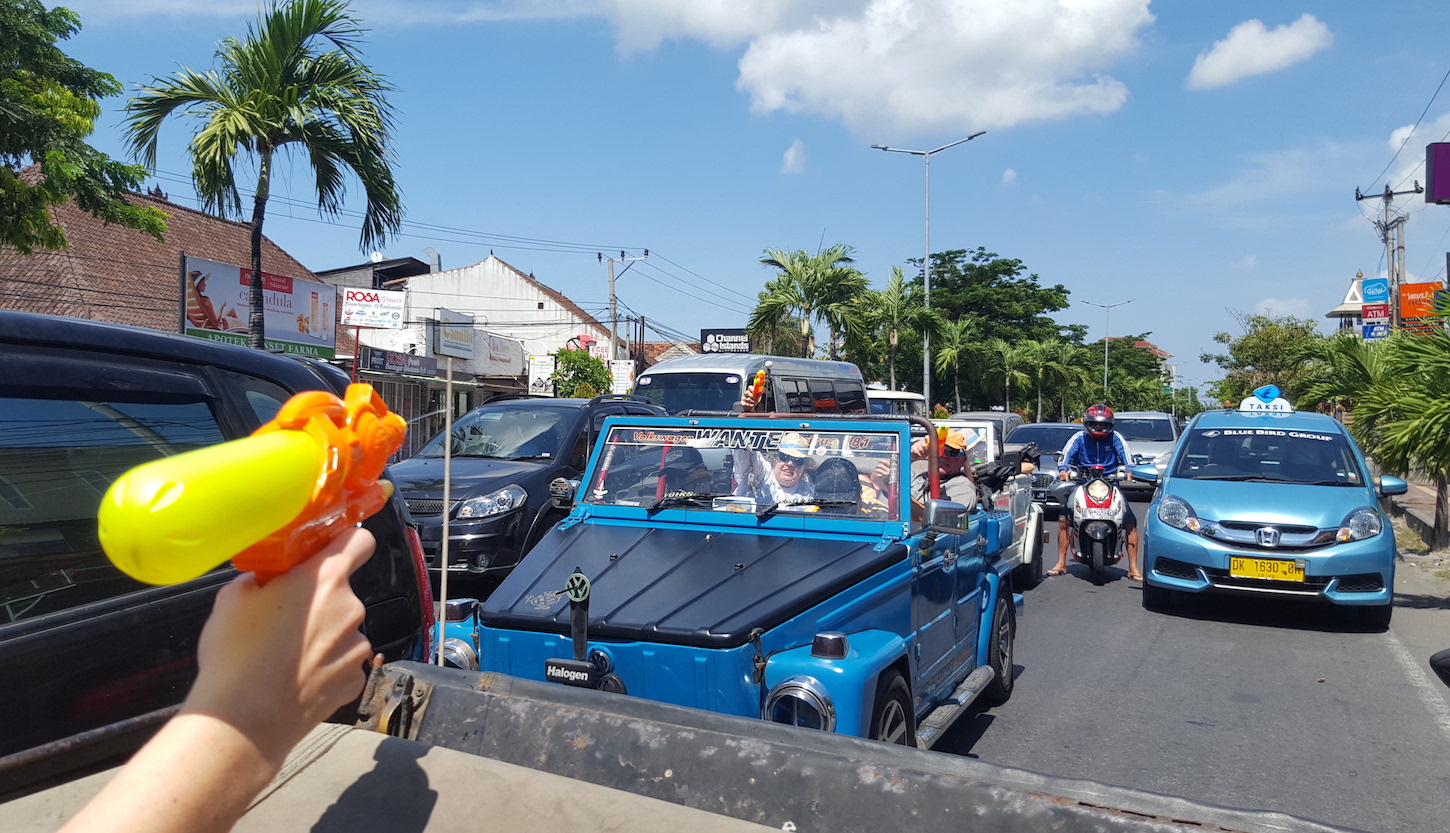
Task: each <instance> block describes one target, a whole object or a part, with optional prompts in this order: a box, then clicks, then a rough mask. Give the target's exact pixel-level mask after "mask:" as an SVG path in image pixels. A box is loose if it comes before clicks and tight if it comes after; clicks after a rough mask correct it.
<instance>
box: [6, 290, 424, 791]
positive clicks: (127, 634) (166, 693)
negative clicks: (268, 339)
mask: <svg viewBox="0 0 1450 833" xmlns="http://www.w3.org/2000/svg"><path fill="white" fill-rule="evenodd" d="M347 381H348V379H347V376H346V374H344V373H343V372H342V371H341V370H339V369H338V368H336V367H332V366H331V365H328V364H325V363H323V362H320V361H315V360H310V359H305V360H299V359H294V358H290V357H286V356H282V355H278V354H275V353H266V352H261V351H257V350H248V349H246V348H241V347H233V346H230V345H225V344H219V343H217V342H212V341H205V340H202V339H197V338H189V337H185V336H179V335H172V334H168V333H161V332H157V331H155V330H144V329H138V328H133V327H122V326H118V325H113V324H101V323H97V322H93V321H84V320H80V319H73V318H59V317H55V316H48V315H32V314H26V313H17V312H6V311H0V679H4V680H9V681H10V685H9V686H8V694H7V698H8V700H9V703H8V707H7V710H8V713H9V715H10V717H11V719H10V720H9V721H7V724H8V725H7V727H6V729H5V731H3V732H0V794H3V793H6V792H9V791H10V790H11V789H14V788H15V787H16V785H17V783H21V782H24V781H28V780H35V778H36V777H38V776H43V775H44V774H45V770H46V769H47V768H49V769H52V770H56V771H59V770H73V769H74V768H75V766H76V765H77V764H78V763H81V762H82V761H83V760H102V759H106V758H109V757H114V756H116V755H118V754H124V753H126V752H129V751H130V750H132V749H134V748H136V747H137V746H139V745H140V743H142V742H143V741H144V740H145V737H146V736H147V735H148V734H149V732H150V731H151V730H154V729H155V728H156V727H157V726H159V725H160V723H161V722H162V721H164V720H165V718H166V717H167V716H169V713H170V711H171V708H170V707H174V706H175V705H176V704H178V703H180V702H181V700H182V699H183V698H184V697H185V695H186V692H187V689H188V688H189V687H190V686H191V682H192V679H193V678H194V677H195V674H196V641H197V636H198V635H199V634H200V632H201V626H202V623H203V622H204V621H205V620H206V617H207V615H208V614H209V613H210V612H211V606H212V597H213V596H214V595H215V593H216V591H217V590H218V588H220V587H221V586H222V585H223V584H225V583H226V582H228V581H230V580H231V579H232V577H233V576H235V575H236V571H235V570H234V569H232V567H231V566H230V565H227V566H224V567H220V568H218V569H216V570H214V571H212V572H210V573H208V574H206V575H204V576H202V577H200V578H198V579H195V580H192V581H189V582H186V583H184V584H178V585H175V586H169V587H153V586H149V585H144V584H141V583H139V582H137V581H135V580H133V579H131V578H128V577H127V576H125V575H124V574H122V573H121V572H120V571H119V570H117V569H116V568H115V567H114V566H113V565H112V564H111V562H110V561H109V560H108V559H107V558H106V556H105V554H104V553H103V552H102V551H101V549H100V545H99V542H98V540H97V537H96V512H97V509H98V507H99V506H100V502H101V495H102V494H103V493H104V492H105V491H106V489H107V488H108V487H109V486H110V484H111V482H112V481H113V480H114V479H115V478H116V477H118V476H119V475H120V474H121V473H123V472H125V471H126V470H128V469H130V468H132V467H133V466H136V465H137V464H140V463H143V462H146V461H148V460H152V459H155V458H158V457H162V456H166V455H170V454H176V453H179V452H182V451H186V450H189V449H193V448H197V447H199V446H205V445H210V444H213V443H219V442H222V441H225V440H230V439H236V438H238V437H244V436H246V435H247V434H249V433H250V432H251V431H253V430H254V429H256V428H257V427H258V426H260V425H261V424H262V423H263V422H265V421H267V420H269V419H271V418H272V416H273V415H274V414H275V413H276V412H277V410H278V409H279V408H280V407H281V406H282V403H283V402H285V401H286V400H287V399H288V398H289V397H290V396H291V395H292V394H293V393H296V392H299V391H304V390H329V391H333V392H336V393H338V394H339V395H341V394H342V392H343V391H344V389H345V387H346V385H347ZM255 485H256V487H257V488H259V489H265V488H266V483H257V484H255ZM364 526H366V527H367V528H368V529H369V530H371V531H372V533H373V535H374V536H376V538H377V542H378V545H377V552H376V554H375V555H374V556H373V557H372V559H371V560H370V561H369V562H368V563H367V564H365V565H363V567H361V568H360V569H359V570H358V571H357V572H356V573H355V574H354V575H353V577H352V585H353V589H354V590H356V591H357V594H358V596H359V598H361V599H362V601H363V603H364V604H365V605H366V607H367V617H366V620H365V622H364V625H363V631H364V632H365V633H366V634H367V637H368V639H369V640H370V641H371V642H372V644H373V647H374V649H375V650H377V651H378V652H379V653H381V654H382V655H383V656H384V657H386V658H387V659H389V660H398V659H412V660H422V659H424V658H425V657H426V656H427V652H428V639H429V635H430V630H431V620H432V616H433V611H432V605H431V598H430V597H429V596H428V595H427V592H426V590H425V589H424V588H425V587H426V584H424V582H423V576H424V572H423V565H422V552H421V548H420V547H419V546H418V545H417V537H416V536H415V535H413V534H412V532H411V530H409V529H408V527H407V518H406V510H405V509H404V507H403V506H402V504H401V501H399V500H398V499H396V498H395V499H393V500H392V501H390V502H389V504H388V505H387V506H385V507H384V508H383V510H382V511H380V512H378V513H377V514H376V515H374V516H373V517H372V518H370V519H368V521H367V522H366V523H365V524H364ZM75 736H79V738H77V737H75ZM62 739H64V740H62ZM52 741H60V742H59V743H55V744H51V742H52ZM43 744H51V746H49V747H47V748H46V749H44V750H40V749H35V747H38V746H40V745H43ZM22 750H25V751H22ZM52 752H62V753H63V754H60V755H58V756H57V755H49V754H48V753H52ZM37 756H39V757H40V758H41V759H43V760H42V763H41V764H37V763H36V759H37Z"/></svg>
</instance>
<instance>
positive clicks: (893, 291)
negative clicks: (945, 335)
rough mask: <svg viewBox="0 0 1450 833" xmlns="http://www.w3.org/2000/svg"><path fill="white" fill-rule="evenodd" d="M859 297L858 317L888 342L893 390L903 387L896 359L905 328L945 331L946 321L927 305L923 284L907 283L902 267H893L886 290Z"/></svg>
mask: <svg viewBox="0 0 1450 833" xmlns="http://www.w3.org/2000/svg"><path fill="white" fill-rule="evenodd" d="M858 298H859V300H858V302H857V303H858V306H859V307H860V308H861V311H860V312H859V313H858V314H857V316H856V319H857V320H858V321H861V322H863V323H864V324H865V325H866V327H869V329H871V330H873V331H875V332H876V333H878V334H879V336H880V338H879V339H878V341H879V342H884V343H885V344H886V346H887V360H886V366H887V373H888V375H889V377H890V385H891V389H892V390H900V388H898V387H897V386H896V358H897V348H898V347H899V346H900V343H901V335H902V333H903V331H911V332H916V333H921V332H930V333H932V334H936V333H939V332H941V331H942V330H943V328H944V326H945V322H944V321H943V320H942V319H941V317H940V316H939V315H937V314H936V313H935V312H932V311H931V310H928V309H927V308H926V305H925V304H924V303H923V301H922V291H921V287H919V286H912V285H911V284H910V283H908V282H907V281H906V276H905V274H904V273H903V272H902V271H901V269H900V268H899V267H892V269H891V278H890V280H888V281H887V282H886V288H885V289H880V290H867V291H865V292H863V293H861V294H860V295H859V296H858ZM918 355H920V354H919V353H918Z"/></svg>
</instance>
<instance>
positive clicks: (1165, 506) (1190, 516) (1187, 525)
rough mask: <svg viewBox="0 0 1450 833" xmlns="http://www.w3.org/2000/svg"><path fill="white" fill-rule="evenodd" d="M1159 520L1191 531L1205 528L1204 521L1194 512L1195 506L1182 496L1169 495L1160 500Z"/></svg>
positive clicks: (1176, 527) (1175, 527)
mask: <svg viewBox="0 0 1450 833" xmlns="http://www.w3.org/2000/svg"><path fill="white" fill-rule="evenodd" d="M1158 520H1160V521H1162V522H1163V523H1165V524H1168V525H1169V526H1171V527H1173V528H1174V529H1184V530H1187V531H1189V532H1197V531H1199V530H1200V529H1202V528H1203V522H1202V521H1200V520H1199V519H1198V515H1197V514H1196V513H1194V511H1193V507H1192V506H1189V505H1188V501H1186V500H1184V499H1183V498H1181V497H1174V496H1172V495H1169V496H1168V497H1165V498H1163V499H1162V500H1160V501H1158Z"/></svg>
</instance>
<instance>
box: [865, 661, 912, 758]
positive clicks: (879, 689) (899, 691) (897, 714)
mask: <svg viewBox="0 0 1450 833" xmlns="http://www.w3.org/2000/svg"><path fill="white" fill-rule="evenodd" d="M871 739H872V740H879V741H884V742H886V743H895V744H899V745H901V746H916V721H915V720H913V719H912V717H911V689H910V688H908V687H907V685H906V679H905V678H903V677H902V676H901V672H900V671H888V672H886V673H885V674H882V675H881V679H880V680H878V681H877V682H876V705H875V706H874V707H873V708H872V709H871Z"/></svg>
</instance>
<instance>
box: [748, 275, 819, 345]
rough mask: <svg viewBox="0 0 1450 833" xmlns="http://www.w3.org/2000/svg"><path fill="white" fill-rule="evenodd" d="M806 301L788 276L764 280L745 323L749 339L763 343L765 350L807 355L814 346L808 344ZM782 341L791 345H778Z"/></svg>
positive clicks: (809, 326) (808, 320) (808, 328)
mask: <svg viewBox="0 0 1450 833" xmlns="http://www.w3.org/2000/svg"><path fill="white" fill-rule="evenodd" d="M807 304H808V302H807V300H806V299H805V297H804V296H803V294H802V293H801V289H800V286H799V285H798V284H797V283H796V282H795V281H793V280H791V279H790V277H789V276H787V275H781V276H779V277H777V278H775V279H773V280H770V281H766V283H765V289H762V290H761V291H760V294H759V295H758V296H756V303H755V309H753V310H751V312H750V320H749V321H748V322H747V323H746V325H745V331H746V332H747V333H749V334H750V340H751V342H752V343H755V344H764V345H766V352H767V353H772V354H777V355H782V356H803V357H805V358H810V356H811V353H812V352H814V348H813V347H808V345H809V344H810V341H809V337H810V331H811V323H810V319H809V318H807V317H806V316H805V315H803V314H802V312H803V310H804V309H805V308H806V306H807ZM791 342H794V343H791ZM784 344H791V346H790V348H789V349H786V348H783V347H782V346H781V345H784ZM807 350H810V352H807Z"/></svg>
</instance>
